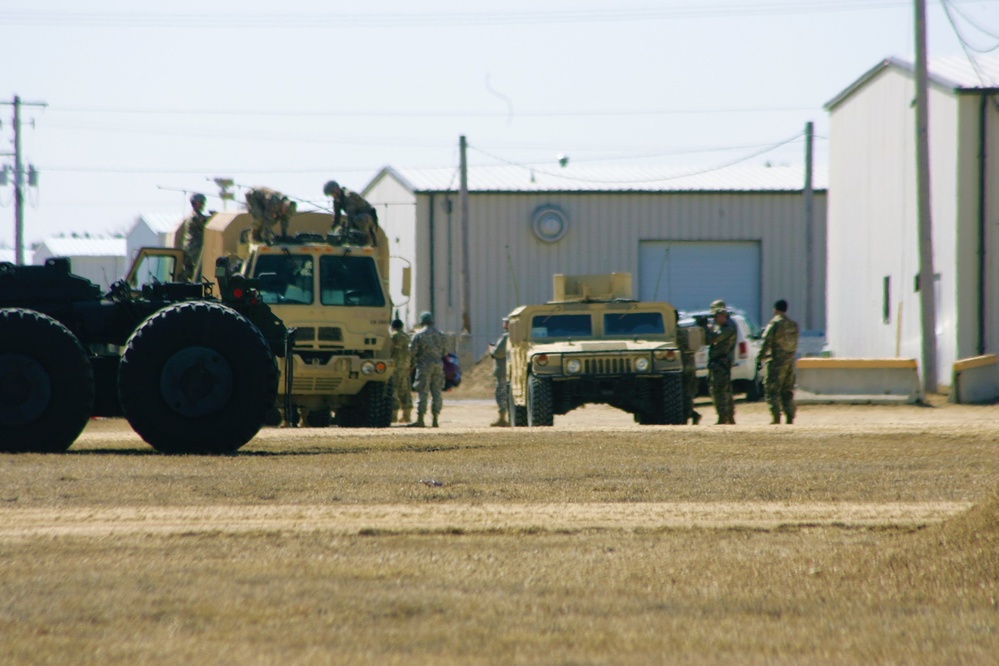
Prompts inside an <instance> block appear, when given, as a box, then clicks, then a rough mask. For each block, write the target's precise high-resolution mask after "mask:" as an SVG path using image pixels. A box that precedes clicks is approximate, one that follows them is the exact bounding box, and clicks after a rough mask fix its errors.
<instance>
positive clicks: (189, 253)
mask: <svg viewBox="0 0 999 666" xmlns="http://www.w3.org/2000/svg"><path fill="white" fill-rule="evenodd" d="M191 209H192V210H191V215H190V216H189V217H188V218H187V219H185V220H184V225H183V227H182V228H183V237H184V269H183V273H181V277H180V279H181V281H183V282H188V281H190V280H193V279H194V277H195V275H196V274H197V272H198V264H200V263H201V248H202V246H203V245H204V243H205V224H207V223H208V217H209V216H208V215H206V214H205V195H204V194H192V195H191Z"/></svg>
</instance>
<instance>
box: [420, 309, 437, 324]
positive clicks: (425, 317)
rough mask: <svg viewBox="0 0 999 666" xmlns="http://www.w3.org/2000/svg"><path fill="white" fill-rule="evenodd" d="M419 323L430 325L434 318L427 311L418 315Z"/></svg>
mask: <svg viewBox="0 0 999 666" xmlns="http://www.w3.org/2000/svg"><path fill="white" fill-rule="evenodd" d="M420 323H421V324H424V325H426V324H432V323H434V316H433V315H432V314H430V312H429V311H427V312H421V313H420Z"/></svg>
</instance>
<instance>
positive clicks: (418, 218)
mask: <svg viewBox="0 0 999 666" xmlns="http://www.w3.org/2000/svg"><path fill="white" fill-rule="evenodd" d="M458 183H459V181H458V174H457V173H456V172H455V171H454V170H451V169H433V170H396V169H393V168H385V169H383V170H382V171H381V172H380V173H379V174H378V175H377V176H376V177H375V178H373V179H372V181H371V183H370V184H369V185H368V186H367V187H366V188H365V190H364V192H363V194H364V196H365V198H366V199H367V200H368V201H369V202H370V203H372V204H373V205H375V206H376V207H377V209H378V218H379V223H380V224H381V225H382V227H383V228H384V229H385V231H386V233H387V235H388V237H389V240H390V242H391V243H392V244H393V254H394V255H395V256H396V257H399V258H400V259H396V260H394V261H393V275H392V276H391V284H392V290H393V300H394V301H395V302H396V303H397V304H400V305H399V315H400V317H401V318H402V319H403V320H404V321H405V322H406V323H407V324H409V325H413V324H415V322H416V319H417V317H418V315H419V312H421V311H423V310H430V311H432V312H433V313H434V316H435V318H436V320H437V323H438V325H439V326H440V327H441V328H442V329H443V330H448V331H455V332H457V331H461V330H462V329H463V328H464V326H463V322H464V321H465V318H466V317H465V315H466V314H467V321H468V324H469V328H470V332H471V335H472V349H473V353H474V354H475V356H476V358H477V357H479V356H480V355H481V354H482V353H484V352H485V349H486V345H487V343H488V342H491V341H493V340H494V339H495V338H496V337H497V336H498V335H499V332H500V319H501V317H503V316H504V315H506V314H507V313H508V312H509V311H510V310H512V309H513V308H514V307H516V306H517V305H521V304H527V303H540V302H544V301H547V300H549V299H551V297H552V275H553V274H555V273H565V274H591V273H610V272H630V273H632V274H633V276H634V288H635V292H636V293H635V296H636V297H638V298H641V299H642V300H665V301H668V302H670V303H672V304H673V305H674V306H676V307H677V308H679V309H681V310H693V309H704V308H707V306H708V304H709V303H710V302H711V301H712V300H714V299H716V298H723V299H725V300H726V302H728V303H729V304H730V305H731V306H733V307H738V308H741V309H743V310H746V311H747V312H748V313H749V314H750V315H751V316H752V317H753V318H754V319H756V320H757V321H766V320H767V319H769V317H770V314H771V304H772V303H773V301H774V300H776V299H778V298H785V299H787V300H788V301H789V303H790V305H791V312H790V314H791V315H792V316H794V317H796V318H797V319H798V321H800V322H801V324H802V326H803V327H806V328H810V329H814V330H824V327H825V301H824V294H825V172H824V170H823V171H822V172H821V173H820V172H819V171H816V173H815V174H813V192H814V194H813V196H812V197H811V210H812V215H811V218H812V224H811V233H809V229H808V225H807V224H806V218H807V217H808V215H807V214H806V208H807V207H806V200H808V197H805V196H804V193H803V189H804V184H805V173H804V169H803V168H801V167H783V166H780V167H766V166H759V167H729V168H726V169H722V170H713V171H709V172H702V173H696V172H692V171H691V170H686V171H685V172H684V171H674V172H671V173H664V172H663V170H661V169H659V170H643V169H621V168H615V169H607V168H588V167H578V166H568V167H565V168H560V167H558V166H553V167H551V168H545V169H540V168H537V169H530V168H525V167H517V166H498V167H472V168H470V169H469V171H468V190H469V196H468V243H467V247H468V267H469V271H468V276H467V281H466V279H465V276H464V272H463V266H464V262H463V261H462V257H463V242H462V222H461V221H462V216H461V198H460V196H459V192H458ZM809 257H810V258H811V260H809ZM403 266H409V267H410V268H411V270H412V275H413V286H414V290H413V296H412V299H411V300H408V301H407V300H406V299H405V298H404V297H402V295H401V294H400V292H399V286H400V285H401V271H402V267H403ZM466 282H467V284H468V287H469V298H468V299H467V302H468V305H469V307H468V310H469V311H468V312H467V313H465V312H464V311H463V310H464V302H465V299H463V293H464V292H463V289H464V285H465V284H466ZM806 312H807V314H806Z"/></svg>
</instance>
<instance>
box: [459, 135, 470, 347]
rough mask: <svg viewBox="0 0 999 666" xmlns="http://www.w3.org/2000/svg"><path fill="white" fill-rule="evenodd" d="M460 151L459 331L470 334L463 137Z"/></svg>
mask: <svg viewBox="0 0 999 666" xmlns="http://www.w3.org/2000/svg"><path fill="white" fill-rule="evenodd" d="M459 147H460V149H461V190H460V191H459V199H460V205H461V330H462V332H463V333H471V332H472V316H471V299H472V276H471V271H470V270H469V266H468V263H469V258H468V155H467V152H468V142H467V141H466V140H465V135H464V134H462V135H461V139H460V141H459Z"/></svg>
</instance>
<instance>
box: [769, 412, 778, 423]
mask: <svg viewBox="0 0 999 666" xmlns="http://www.w3.org/2000/svg"><path fill="white" fill-rule="evenodd" d="M770 425H780V414H773V415H771V417H770Z"/></svg>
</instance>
